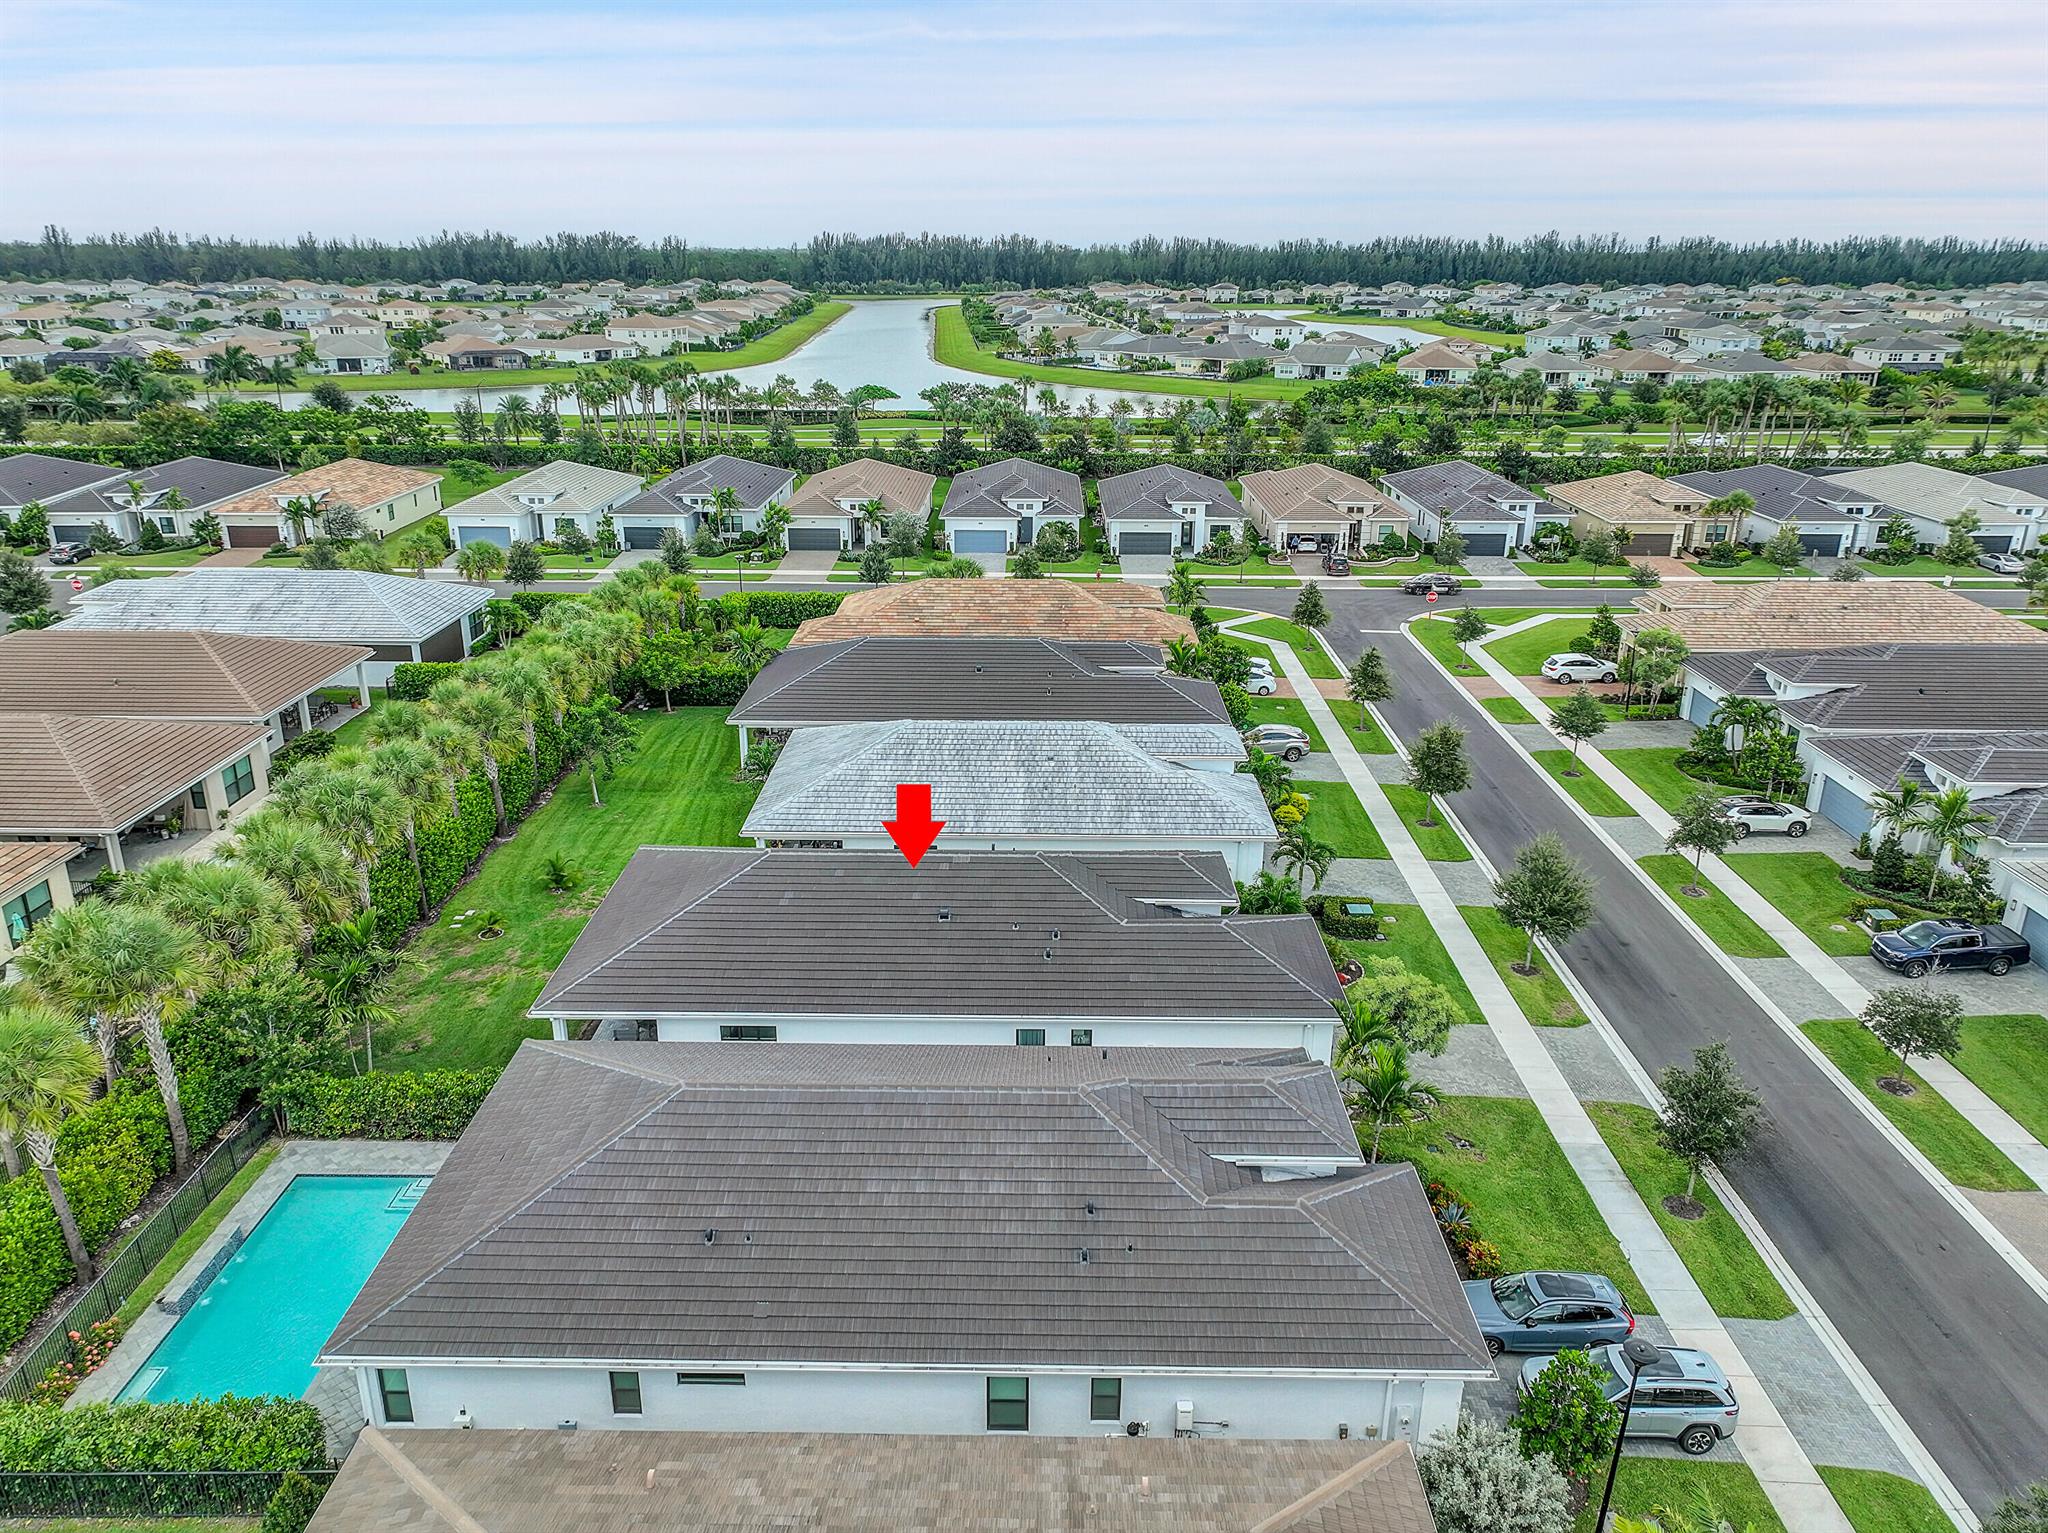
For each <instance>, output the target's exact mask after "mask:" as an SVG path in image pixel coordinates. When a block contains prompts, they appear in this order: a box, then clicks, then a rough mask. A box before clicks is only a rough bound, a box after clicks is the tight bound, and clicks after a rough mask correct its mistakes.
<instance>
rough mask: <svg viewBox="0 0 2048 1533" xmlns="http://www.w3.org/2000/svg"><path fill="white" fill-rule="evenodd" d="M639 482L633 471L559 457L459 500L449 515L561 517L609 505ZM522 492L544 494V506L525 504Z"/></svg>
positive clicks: (636, 486)
mask: <svg viewBox="0 0 2048 1533" xmlns="http://www.w3.org/2000/svg"><path fill="white" fill-rule="evenodd" d="M639 485H640V479H639V476H638V475H637V474H626V473H621V472H620V471H619V470H617V469H614V468H599V467H597V466H596V465H594V464H589V463H577V462H575V461H573V460H572V459H568V458H559V459H557V460H556V461H555V462H553V463H545V464H542V465H541V466H540V467H539V468H536V469H533V470H531V471H530V472H528V473H524V474H521V475H520V476H519V477H518V478H517V479H511V480H507V481H506V482H505V483H504V484H501V485H498V486H497V487H496V488H494V489H489V490H485V491H484V492H483V493H482V494H480V495H472V496H471V497H470V498H469V499H468V500H465V501H462V502H460V503H459V506H460V509H458V510H455V511H454V512H453V513H452V514H454V515H455V516H457V517H464V516H472V515H477V514H485V513H487V514H489V515H492V516H520V517H529V516H534V515H536V514H537V515H539V516H542V517H552V516H562V515H566V514H569V513H571V512H578V511H589V510H592V509H593V508H595V507H598V506H609V505H611V504H612V503H613V502H614V501H616V500H617V499H618V497H619V496H620V495H621V494H623V493H624V492H626V491H628V490H634V489H638V488H639ZM522 495H545V496H548V497H550V498H549V500H548V502H547V504H546V505H542V506H529V505H526V504H525V503H524V502H522V501H521V500H520V499H519V497H520V496H522ZM550 525H551V524H550Z"/></svg>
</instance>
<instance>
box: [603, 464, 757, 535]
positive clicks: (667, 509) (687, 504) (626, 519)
mask: <svg viewBox="0 0 2048 1533" xmlns="http://www.w3.org/2000/svg"><path fill="white" fill-rule="evenodd" d="M795 484H796V475H795V473H794V472H792V471H791V470H789V469H786V468H777V467H775V466H774V465H773V464H770V463H756V462H754V460H753V459H751V458H736V457H734V456H733V455H732V454H731V453H719V454H717V455H716V456H714V457H709V458H700V459H698V461H697V462H695V463H690V464H685V465H684V466H683V467H682V468H679V469H677V470H676V471H675V472H674V473H672V474H667V475H664V476H663V477H662V478H660V479H657V480H656V481H655V482H654V483H653V484H651V485H649V486H648V487H647V489H646V490H645V491H644V492H643V493H642V494H641V495H640V496H639V497H638V498H636V499H634V500H632V501H629V502H627V504H626V505H625V506H624V507H622V508H621V509H620V510H619V512H618V514H617V515H616V516H614V517H613V520H614V521H615V522H616V523H617V524H618V528H619V541H620V543H621V544H622V545H623V546H624V547H627V548H658V547H660V546H661V535H662V534H663V533H664V532H666V531H668V530H669V529H670V528H674V529H675V530H676V531H678V532H680V533H683V534H684V535H686V536H687V535H690V534H692V533H695V532H696V531H697V530H698V529H699V528H700V527H707V526H708V527H710V529H711V530H712V531H713V532H716V533H720V534H723V535H728V536H729V535H733V534H738V533H754V532H759V531H760V530H761V515H762V513H763V512H764V511H766V510H767V509H768V507H769V506H771V505H786V504H787V503H788V502H789V499H790V494H791V491H792V489H793V488H794V486H795ZM721 490H730V491H732V497H731V498H732V502H733V504H732V506H731V508H730V509H728V510H721V509H720V508H719V506H718V497H719V492H720V491H721Z"/></svg>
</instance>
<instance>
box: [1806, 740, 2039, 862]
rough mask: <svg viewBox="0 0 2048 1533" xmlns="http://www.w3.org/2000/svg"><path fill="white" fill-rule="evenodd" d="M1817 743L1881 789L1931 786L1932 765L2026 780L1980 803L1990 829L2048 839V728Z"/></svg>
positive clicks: (1984, 779) (1998, 780)
mask: <svg viewBox="0 0 2048 1533" xmlns="http://www.w3.org/2000/svg"><path fill="white" fill-rule="evenodd" d="M1812 744H1813V748H1814V750H1816V751H1817V752H1819V753H1820V754H1821V755H1822V756H1825V757H1827V758H1828V759H1829V760H1831V761H1835V762H1838V763H1840V764H1841V765H1843V766H1845V767H1847V768H1849V770H1850V771H1852V772H1854V773H1856V774H1857V775H1858V776H1859V777H1861V778H1863V780H1864V781H1866V782H1873V783H1876V784H1878V785H1879V786H1880V787H1890V786H1891V785H1892V784H1893V783H1895V782H1897V781H1899V780H1900V779H1901V778H1910V779H1911V780H1913V781H1914V782H1917V783H1920V784H1922V785H1928V784H1931V783H1932V782H1933V780H1934V779H1933V776H1932V774H1931V773H1930V772H1929V771H1928V770H1927V769H1928V768H1929V767H1930V766H1932V767H1938V768H1940V769H1941V770H1942V771H1945V772H1950V773H1953V774H1955V775H1956V776H1957V777H1959V778H1961V779H1962V780H1963V781H1964V782H1967V783H1974V784H1984V785H2004V784H2020V785H2022V786H2021V787H2020V788H2019V789H2018V790H2017V791H2015V792H2011V793H2007V794H2004V795H2001V796H1999V797H1996V798H1983V799H1979V800H1978V801H1977V807H1978V808H1979V809H1982V810H1984V811H1986V812H1987V813H1989V814H1991V815H1992V816H1993V817H1994V824H1993V825H1992V827H1991V828H1990V831H1989V833H1990V834H1993V835H1996V836H1998V837H1999V838H2000V839H2002V840H2005V841H2007V842H2011V843H2019V842H2022V841H2036V840H2041V839H2043V838H2044V837H2048V791H2044V790H2048V731H2043V730H2017V731H2014V732H2012V733H2009V734H2000V735H1956V734H1941V733H1932V732H1929V733H1920V734H1867V735H1826V736H1823V737H1822V738H1820V739H1817V740H1815V741H1813V742H1812Z"/></svg>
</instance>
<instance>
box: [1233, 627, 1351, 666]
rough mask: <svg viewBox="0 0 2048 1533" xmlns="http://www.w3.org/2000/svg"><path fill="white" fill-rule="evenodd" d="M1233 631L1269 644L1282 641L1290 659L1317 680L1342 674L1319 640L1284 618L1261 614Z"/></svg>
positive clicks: (1306, 630)
mask: <svg viewBox="0 0 2048 1533" xmlns="http://www.w3.org/2000/svg"><path fill="white" fill-rule="evenodd" d="M1234 631H1235V632H1238V633H1245V634H1253V635H1256V636H1257V637H1258V638H1261V639H1265V640H1267V641H1268V642H1269V643H1273V644H1285V645H1286V646H1287V647H1288V648H1289V649H1291V650H1293V651H1294V658H1295V659H1297V660H1299V661H1300V662H1301V668H1302V669H1303V670H1305V671H1307V672H1308V673H1309V675H1311V676H1313V677H1315V678H1316V679H1317V680H1318V681H1335V680H1337V679H1338V677H1340V676H1342V675H1343V674H1344V673H1343V672H1342V671H1340V670H1338V669H1337V662H1336V661H1334V660H1332V659H1331V658H1330V652H1329V651H1328V650H1326V649H1324V648H1323V645H1322V641H1321V640H1320V639H1318V638H1317V637H1316V636H1315V635H1314V634H1313V633H1311V632H1309V630H1308V629H1306V628H1303V627H1302V626H1301V625H1300V624H1298V623H1290V622H1288V621H1287V619H1286V618H1284V617H1262V618H1260V619H1258V620H1257V621H1256V622H1251V623H1239V624H1238V625H1237V627H1236V629H1235V630H1234Z"/></svg>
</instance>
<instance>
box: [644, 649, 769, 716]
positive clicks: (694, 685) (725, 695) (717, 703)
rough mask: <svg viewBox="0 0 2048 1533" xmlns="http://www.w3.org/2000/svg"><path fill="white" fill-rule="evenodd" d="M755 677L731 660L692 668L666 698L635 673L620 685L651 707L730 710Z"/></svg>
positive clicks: (713, 661) (656, 688)
mask: <svg viewBox="0 0 2048 1533" xmlns="http://www.w3.org/2000/svg"><path fill="white" fill-rule="evenodd" d="M754 674H755V673H754V672H752V671H750V670H748V669H747V668H746V667H745V666H742V665H737V664H735V663H734V662H732V661H731V660H725V659H718V660H706V661H703V662H700V663H699V664H697V665H693V666H691V667H690V668H689V669H688V670H686V671H684V672H683V674H682V678H681V680H679V681H678V682H677V683H676V684H675V685H674V686H673V687H671V688H669V690H668V691H667V693H666V694H664V693H663V692H662V691H661V690H660V689H659V688H658V687H650V686H648V685H647V683H646V682H644V681H642V680H641V679H640V674H639V672H638V671H637V670H632V671H628V672H627V673H626V674H625V675H624V676H622V677H621V678H620V680H619V685H620V688H621V689H622V690H624V691H625V692H627V693H628V694H631V693H633V692H638V693H639V694H640V695H641V696H642V697H644V698H646V699H647V702H648V704H649V705H650V706H660V705H661V704H662V703H664V702H668V703H673V704H675V705H677V706H679V707H715V708H730V707H731V706H732V705H733V704H734V703H736V702H738V701H739V700H740V696H741V694H742V693H744V692H745V691H746V690H747V684H748V683H749V682H751V681H752V680H753V679H754Z"/></svg>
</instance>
